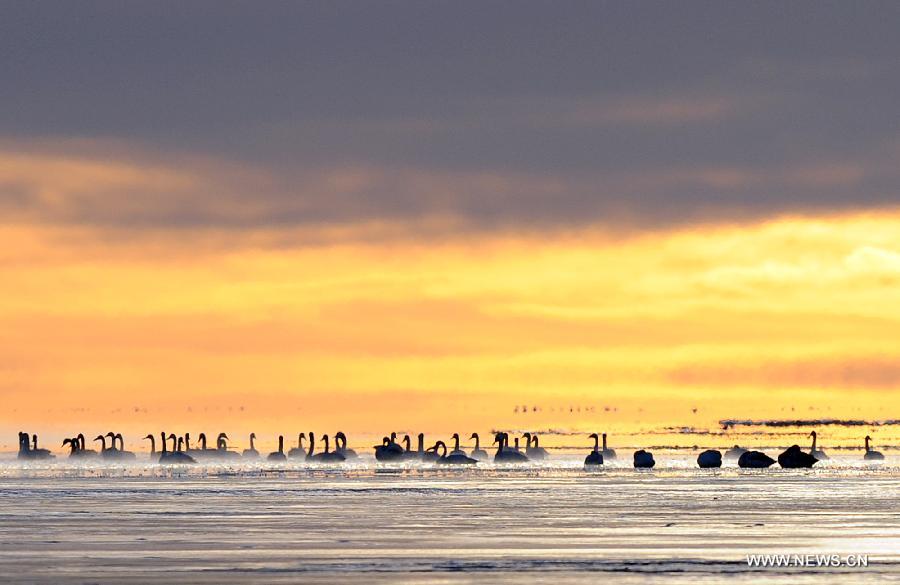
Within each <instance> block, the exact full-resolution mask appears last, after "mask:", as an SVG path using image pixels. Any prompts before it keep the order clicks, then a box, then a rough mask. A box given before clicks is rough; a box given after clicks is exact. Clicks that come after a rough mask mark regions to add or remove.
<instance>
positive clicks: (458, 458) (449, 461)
mask: <svg viewBox="0 0 900 585" xmlns="http://www.w3.org/2000/svg"><path fill="white" fill-rule="evenodd" d="M438 449H441V454H440V455H439V456H438V459H437V461H435V463H436V464H438V465H475V464H476V463H478V460H477V459H472V458H471V457H469V456H468V455H466V454H465V453H464V452H463V451H460V450H458V449H457V450H456V451H451V452H450V454H449V455H448V454H447V445H445V444H444V442H443V441H438V442H437V443H435V444H434V450H435V453H437V450H438Z"/></svg>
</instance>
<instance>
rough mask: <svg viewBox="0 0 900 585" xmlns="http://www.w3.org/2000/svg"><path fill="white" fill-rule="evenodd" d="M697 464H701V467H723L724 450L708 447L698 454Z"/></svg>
mask: <svg viewBox="0 0 900 585" xmlns="http://www.w3.org/2000/svg"><path fill="white" fill-rule="evenodd" d="M697 465H698V466H700V468H701V469H712V468H714V467H722V452H721V451H718V450H716V449H707V450H706V451H704V452H703V453H700V455H698V456H697Z"/></svg>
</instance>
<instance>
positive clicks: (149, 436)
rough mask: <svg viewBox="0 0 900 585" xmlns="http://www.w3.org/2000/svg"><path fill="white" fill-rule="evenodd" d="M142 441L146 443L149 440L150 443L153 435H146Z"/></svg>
mask: <svg viewBox="0 0 900 585" xmlns="http://www.w3.org/2000/svg"><path fill="white" fill-rule="evenodd" d="M143 439H144V440H145V441H146V440H147V439H150V440H151V441H152V440H153V435H147V436H146V437H143Z"/></svg>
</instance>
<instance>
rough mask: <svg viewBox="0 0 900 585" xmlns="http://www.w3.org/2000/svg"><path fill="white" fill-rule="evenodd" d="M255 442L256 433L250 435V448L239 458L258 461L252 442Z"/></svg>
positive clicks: (257, 453) (257, 452)
mask: <svg viewBox="0 0 900 585" xmlns="http://www.w3.org/2000/svg"><path fill="white" fill-rule="evenodd" d="M255 440H256V433H250V448H249V449H244V452H243V453H241V457H243V458H244V459H259V451H257V450H256V447H255V446H254V444H253V442H254V441H255Z"/></svg>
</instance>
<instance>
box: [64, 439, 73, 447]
mask: <svg viewBox="0 0 900 585" xmlns="http://www.w3.org/2000/svg"><path fill="white" fill-rule="evenodd" d="M72 442H73V441H72V439H63V443H62V446H63V447H65V446H66V445H71V444H72Z"/></svg>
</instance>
